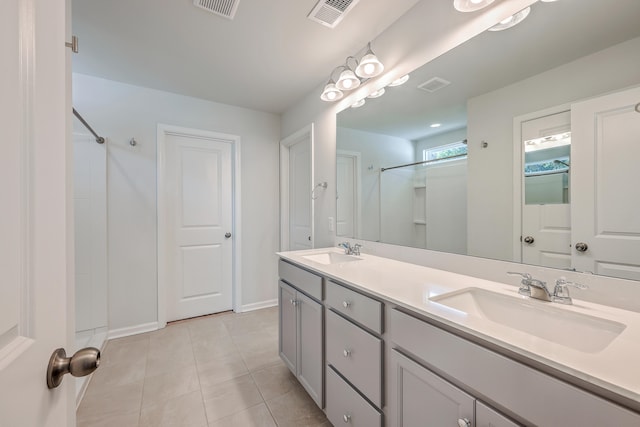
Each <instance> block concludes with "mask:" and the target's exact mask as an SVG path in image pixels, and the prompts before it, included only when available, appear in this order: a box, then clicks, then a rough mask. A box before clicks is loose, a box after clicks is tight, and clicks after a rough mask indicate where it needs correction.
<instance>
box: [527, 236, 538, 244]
mask: <svg viewBox="0 0 640 427" xmlns="http://www.w3.org/2000/svg"><path fill="white" fill-rule="evenodd" d="M535 240H536V239H534V238H533V236H527V237H525V238H524V242H525V243H526V244H528V245H530V244H532V243H533V242H535Z"/></svg>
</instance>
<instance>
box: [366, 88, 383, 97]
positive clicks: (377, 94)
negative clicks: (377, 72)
mask: <svg viewBox="0 0 640 427" xmlns="http://www.w3.org/2000/svg"><path fill="white" fill-rule="evenodd" d="M384 92H385V90H384V88H383V87H381V88H380V89H378V90H376V91H374V92H371V93H370V94H369V96H367V98H380V97H381V96H382V95H384Z"/></svg>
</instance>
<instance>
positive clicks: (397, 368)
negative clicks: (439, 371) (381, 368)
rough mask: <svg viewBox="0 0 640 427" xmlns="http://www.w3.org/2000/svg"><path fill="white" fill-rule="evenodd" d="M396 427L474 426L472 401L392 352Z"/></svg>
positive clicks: (410, 361)
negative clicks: (465, 422)
mask: <svg viewBox="0 0 640 427" xmlns="http://www.w3.org/2000/svg"><path fill="white" fill-rule="evenodd" d="M391 369H393V370H394V372H393V374H392V376H391V378H392V381H394V382H395V384H394V386H395V387H394V390H395V392H396V395H395V396H392V397H391V398H392V399H395V400H396V402H395V404H396V408H397V409H396V416H395V418H396V419H395V420H393V421H395V423H393V422H392V425H396V426H397V427H442V426H456V425H459V424H458V420H467V421H468V422H469V425H471V426H473V425H475V424H474V417H473V415H474V411H473V409H474V398H473V397H472V396H470V395H468V394H467V393H465V392H463V391H462V390H460V389H458V388H457V387H455V386H454V385H452V384H450V383H449V382H447V381H445V380H443V379H442V378H440V377H438V376H437V375H435V374H434V373H432V372H431V371H429V370H427V369H426V368H424V367H422V366H420V365H418V364H417V363H415V362H414V361H412V360H410V359H408V358H407V357H405V356H403V355H402V354H400V353H398V352H397V351H395V350H393V351H392V352H391Z"/></svg>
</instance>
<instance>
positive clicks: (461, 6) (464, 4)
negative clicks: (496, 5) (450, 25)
mask: <svg viewBox="0 0 640 427" xmlns="http://www.w3.org/2000/svg"><path fill="white" fill-rule="evenodd" d="M493 2H494V0H453V7H455V8H456V10H457V11H459V12H475V11H476V10H480V9H484V8H485V7H487V6H489V5H490V4H491V3H493Z"/></svg>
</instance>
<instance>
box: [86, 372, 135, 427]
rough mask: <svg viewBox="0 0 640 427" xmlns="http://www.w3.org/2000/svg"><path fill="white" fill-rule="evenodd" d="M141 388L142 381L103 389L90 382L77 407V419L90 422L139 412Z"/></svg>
mask: <svg viewBox="0 0 640 427" xmlns="http://www.w3.org/2000/svg"><path fill="white" fill-rule="evenodd" d="M142 388H143V382H142V381H138V382H137V383H131V384H125V385H121V386H115V387H108V388H106V389H105V390H101V389H99V388H97V387H92V386H91V384H90V385H89V388H88V389H87V392H86V394H85V395H84V398H83V399H82V403H81V404H80V407H79V408H78V412H77V415H78V419H80V420H83V422H90V421H99V420H101V419H103V418H109V417H114V416H116V415H119V414H120V415H121V414H127V413H132V412H136V413H139V411H140V405H141V402H142Z"/></svg>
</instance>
